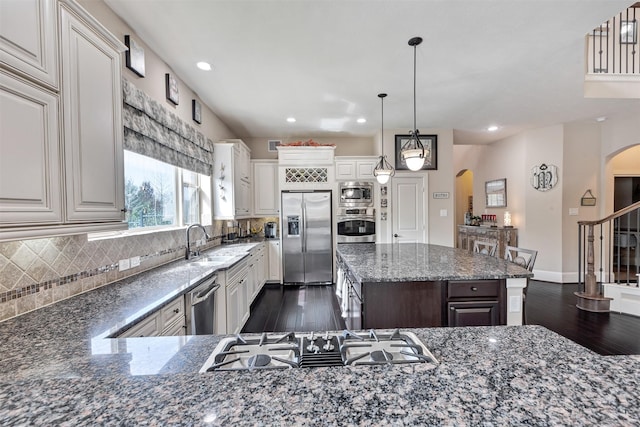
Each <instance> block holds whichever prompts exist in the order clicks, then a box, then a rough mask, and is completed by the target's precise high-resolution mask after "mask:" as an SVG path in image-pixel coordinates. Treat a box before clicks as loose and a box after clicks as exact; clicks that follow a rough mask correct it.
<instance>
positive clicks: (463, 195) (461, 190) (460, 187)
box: [455, 169, 473, 242]
mask: <svg viewBox="0 0 640 427" xmlns="http://www.w3.org/2000/svg"><path fill="white" fill-rule="evenodd" d="M455 209H456V214H455V215H456V216H455V219H456V224H464V215H465V213H467V212H470V213H471V214H473V171H471V170H469V169H462V170H461V171H459V172H458V173H457V174H456V208H455ZM457 241H458V228H457V227H456V242H457Z"/></svg>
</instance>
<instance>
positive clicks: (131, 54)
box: [124, 35, 145, 77]
mask: <svg viewBox="0 0 640 427" xmlns="http://www.w3.org/2000/svg"><path fill="white" fill-rule="evenodd" d="M124 44H125V45H126V46H127V47H128V48H129V50H127V51H126V53H125V60H126V64H127V68H128V69H130V70H131V71H133V72H134V73H136V74H137V75H138V76H140V77H144V72H145V69H144V49H143V48H142V46H140V45H139V44H138V43H136V42H135V40H133V39H132V38H131V36H129V35H125V36H124Z"/></svg>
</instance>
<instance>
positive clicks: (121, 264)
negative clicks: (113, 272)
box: [118, 258, 131, 271]
mask: <svg viewBox="0 0 640 427" xmlns="http://www.w3.org/2000/svg"><path fill="white" fill-rule="evenodd" d="M129 268H131V264H130V263H129V258H127V259H121V260H120V261H118V271H125V270H128V269H129Z"/></svg>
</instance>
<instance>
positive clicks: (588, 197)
mask: <svg viewBox="0 0 640 427" xmlns="http://www.w3.org/2000/svg"><path fill="white" fill-rule="evenodd" d="M580 205H582V206H595V205H596V197H595V196H594V195H593V193H592V192H591V190H587V191H585V192H584V194H583V195H582V198H581V199H580Z"/></svg>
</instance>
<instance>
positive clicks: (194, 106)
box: [191, 99, 202, 124]
mask: <svg viewBox="0 0 640 427" xmlns="http://www.w3.org/2000/svg"><path fill="white" fill-rule="evenodd" d="M191 116H192V117H193V121H194V122H196V123H198V124H200V123H202V105H200V103H199V102H198V100H197V99H193V100H191Z"/></svg>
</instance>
